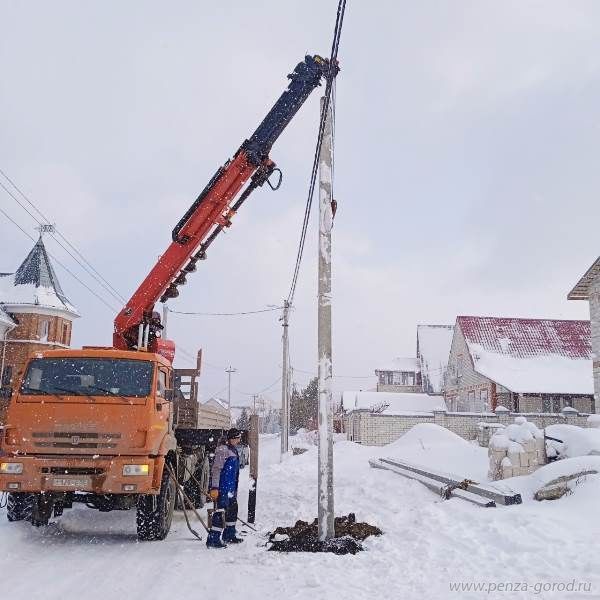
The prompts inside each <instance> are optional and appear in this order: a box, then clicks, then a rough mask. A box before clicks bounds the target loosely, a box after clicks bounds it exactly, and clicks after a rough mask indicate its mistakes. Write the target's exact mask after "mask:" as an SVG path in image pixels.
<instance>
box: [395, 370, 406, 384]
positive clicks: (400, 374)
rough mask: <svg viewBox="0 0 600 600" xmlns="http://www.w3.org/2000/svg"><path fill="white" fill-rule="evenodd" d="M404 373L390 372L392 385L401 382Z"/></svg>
mask: <svg viewBox="0 0 600 600" xmlns="http://www.w3.org/2000/svg"><path fill="white" fill-rule="evenodd" d="M403 375H404V373H400V372H399V371H394V372H393V373H392V382H393V384H394V385H401V384H402V383H404V382H403V379H404V377H403Z"/></svg>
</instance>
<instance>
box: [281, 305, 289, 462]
mask: <svg viewBox="0 0 600 600" xmlns="http://www.w3.org/2000/svg"><path fill="white" fill-rule="evenodd" d="M289 312H290V303H289V302H288V301H287V300H284V302H283V317H282V321H283V337H282V341H283V365H282V371H281V459H283V456H284V455H285V454H287V452H288V450H289V436H290V395H289V384H288V377H289V362H290V359H289V342H288V318H289Z"/></svg>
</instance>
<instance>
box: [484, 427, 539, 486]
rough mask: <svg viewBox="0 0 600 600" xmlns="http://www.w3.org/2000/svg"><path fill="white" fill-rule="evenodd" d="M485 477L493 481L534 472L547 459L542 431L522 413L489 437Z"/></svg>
mask: <svg viewBox="0 0 600 600" xmlns="http://www.w3.org/2000/svg"><path fill="white" fill-rule="evenodd" d="M488 457H489V470H488V477H489V479H491V480H492V481H496V480H498V479H507V478H509V477H516V476H519V475H528V474H530V473H533V471H535V470H536V469H537V468H538V467H539V466H540V465H543V464H544V463H545V462H546V451H545V447H544V432H543V431H542V430H541V429H538V427H537V426H536V425H535V423H531V422H530V421H528V420H527V419H526V418H525V417H516V418H515V422H514V423H512V424H511V425H509V426H508V427H505V428H504V429H501V430H499V431H498V432H496V433H495V434H494V435H493V436H492V437H491V438H490V444H489V447H488Z"/></svg>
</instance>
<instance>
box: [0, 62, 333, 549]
mask: <svg viewBox="0 0 600 600" xmlns="http://www.w3.org/2000/svg"><path fill="white" fill-rule="evenodd" d="M337 72H338V66H337V64H335V65H331V64H330V62H329V61H328V60H327V59H324V58H321V57H319V56H306V57H305V59H304V61H302V62H300V63H299V64H298V65H297V66H296V68H295V69H294V71H293V72H292V73H291V74H290V75H288V77H289V79H290V83H289V85H288V87H287V89H286V90H285V91H284V92H283V94H282V95H281V97H280V98H279V99H278V100H277V102H276V103H275V105H274V106H273V108H272V109H271V110H270V112H269V113H268V114H267V116H266V117H265V119H264V120H263V121H262V123H261V124H260V125H259V127H258V128H257V129H256V131H255V132H254V133H253V135H252V136H251V137H250V138H249V139H247V140H245V141H244V143H243V144H242V145H241V147H240V148H239V150H238V151H237V152H236V154H235V155H234V157H233V158H232V159H231V160H229V161H227V162H226V163H225V164H224V165H223V166H222V167H220V168H219V169H218V170H217V172H216V173H215V174H214V176H213V177H212V179H211V180H210V182H209V183H208V185H207V186H206V188H205V189H204V190H203V191H202V193H201V194H200V195H199V196H198V198H197V199H196V200H195V201H194V203H193V204H192V206H191V207H190V208H189V210H188V211H187V212H186V213H185V215H184V216H183V217H182V218H181V220H180V221H179V222H178V223H177V225H176V226H175V228H174V229H173V232H172V241H171V243H170V245H169V246H168V248H167V250H166V251H165V252H164V254H162V255H161V257H160V258H159V259H158V261H157V263H156V264H155V265H154V267H153V268H152V270H151V271H150V272H149V273H148V275H147V277H146V278H145V279H144V281H143V282H142V283H141V285H140V286H139V288H138V289H137V290H136V291H135V293H134V294H133V296H132V297H131V299H130V300H129V302H128V303H127V304H126V306H125V307H124V308H123V309H122V310H121V311H120V312H119V314H118V315H117V317H116V318H115V322H114V333H113V346H112V347H110V348H100V347H84V348H83V349H81V350H80V349H65V350H52V351H47V352H39V353H35V354H33V355H32V356H31V357H30V358H29V361H28V364H27V365H26V368H25V370H24V373H23V375H22V377H21V378H20V380H19V382H18V383H17V385H16V386H15V388H14V390H13V392H12V397H11V398H10V401H9V405H8V410H7V413H6V421H5V426H4V428H3V429H0V436H1V438H0V491H5V492H8V505H7V514H8V519H9V520H10V521H19V520H29V521H30V522H31V523H32V524H33V525H37V526H39V525H45V524H47V523H48V522H49V520H50V519H51V518H52V516H53V515H54V516H59V515H61V514H62V512H63V510H64V509H66V508H70V507H72V505H73V503H75V502H78V503H83V504H85V505H86V506H88V507H90V508H95V509H97V510H100V511H112V510H128V509H133V508H135V509H136V511H137V533H138V537H139V538H140V539H141V540H162V539H164V538H165V537H166V536H167V534H168V532H169V529H170V526H171V521H172V517H173V511H174V508H175V500H176V489H177V488H176V484H175V482H174V481H173V477H170V476H169V474H170V473H174V474H176V477H177V480H178V482H179V484H180V485H182V486H183V487H184V489H185V490H186V492H187V494H188V496H190V497H191V498H192V499H193V501H194V502H195V503H197V504H198V505H201V504H202V502H203V500H204V498H205V492H206V489H207V487H208V473H209V455H210V453H211V451H212V450H214V447H215V445H216V443H217V440H218V439H219V437H220V436H221V435H222V433H223V429H224V428H226V427H227V426H228V425H226V424H225V423H220V422H219V421H218V420H217V421H207V419H203V418H201V416H200V415H199V412H200V411H199V407H198V403H197V400H196V398H195V397H194V395H193V394H192V395H191V397H188V398H186V397H185V395H184V394H183V393H182V391H181V389H180V385H179V382H180V381H181V379H182V378H181V374H178V372H177V370H174V369H173V366H172V363H173V359H174V357H175V344H174V343H173V342H172V341H170V340H167V339H164V338H163V337H162V335H161V334H162V330H163V326H162V324H161V319H160V314H159V313H158V312H156V311H155V310H154V308H155V304H156V303H157V302H159V301H160V302H165V301H166V300H168V299H169V298H175V297H177V296H178V289H177V288H178V287H179V286H181V285H183V284H184V283H185V281H186V277H187V276H188V275H189V274H190V273H193V272H194V271H195V270H196V264H197V262H198V261H199V260H203V259H205V258H206V251H207V249H208V247H209V246H210V245H211V244H212V242H213V241H214V240H215V239H216V237H217V236H218V235H219V234H220V233H221V232H222V231H223V229H225V228H227V227H229V226H230V225H231V219H232V218H233V216H234V215H235V213H236V211H237V210H238V209H239V208H240V206H241V205H242V204H243V202H244V201H245V200H246V199H247V198H248V196H249V195H250V194H251V193H252V192H253V191H254V190H255V189H256V188H257V187H260V186H262V185H263V184H264V183H268V184H269V185H270V187H271V188H273V189H277V188H278V187H279V185H280V183H281V171H279V169H277V168H276V166H275V163H274V162H273V161H271V159H270V158H269V152H270V150H271V147H272V145H273V143H274V142H275V141H276V140H277V138H278V137H279V135H280V134H281V133H282V131H283V130H284V129H285V127H286V126H287V124H288V123H289V122H290V120H291V119H292V118H293V116H294V115H295V114H296V112H297V111H298V109H299V108H300V107H301V106H302V104H303V103H304V101H305V100H306V99H307V98H308V96H309V95H310V93H311V92H312V91H313V90H314V89H315V88H316V87H317V86H319V85H320V84H321V80H322V79H329V78H333V77H335V76H336V75H337ZM244 186H246V187H245V189H244V190H243V191H242V188H244ZM240 192H241V194H240ZM238 195H239V197H238ZM236 198H237V199H236ZM198 371H199V365H198V369H197V370H196V374H197V373H198ZM184 375H190V373H189V372H187V371H186V372H184ZM191 375H192V376H193V373H192V374H191ZM190 386H191V388H192V389H194V388H195V386H196V383H195V381H192V382H191V383H190ZM196 389H197V388H196ZM192 475H193V476H192Z"/></svg>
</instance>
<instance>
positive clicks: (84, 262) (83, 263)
mask: <svg viewBox="0 0 600 600" xmlns="http://www.w3.org/2000/svg"><path fill="white" fill-rule="evenodd" d="M0 174H2V176H3V177H4V178H5V179H6V180H7V181H8V182H9V183H10V184H11V185H12V187H13V188H14V189H15V190H16V192H17V193H18V194H19V196H21V198H23V200H25V201H26V202H27V203H28V204H29V206H31V207H32V208H33V209H34V210H35V211H36V212H37V214H38V215H39V216H40V217H41V218H42V219H43V221H45V223H51V222H52V221H51V219H49V218H48V217H47V216H46V215H45V214H44V213H43V212H42V211H41V210H40V209H39V208H38V207H37V206H36V204H35V203H34V202H33V201H32V200H31V199H30V198H29V197H28V196H27V195H26V194H25V192H23V190H22V189H21V188H20V187H19V186H18V185H17V184H16V183H15V182H14V180H13V179H12V178H11V177H9V176H8V174H7V173H6V172H5V171H4V170H3V169H2V168H0ZM0 186H1V187H2V188H3V189H4V191H5V192H7V193H8V194H9V195H10V197H11V198H12V199H13V200H15V202H17V204H19V206H21V208H22V209H23V210H24V211H25V212H27V214H28V215H29V216H30V217H31V218H32V219H33V220H34V221H36V222H37V223H38V224H39V225H43V224H44V223H42V221H41V220H40V219H39V218H38V217H36V216H35V215H34V214H32V213H31V211H30V210H29V209H28V208H27V207H26V206H24V204H23V203H22V202H21V201H20V200H19V199H18V198H17V197H16V196H15V195H14V194H13V193H12V192H11V191H10V190H9V189H8V188H7V187H6V186H5V185H4V184H3V183H2V182H0ZM55 234H56V235H55ZM50 235H51V237H52V238H53V239H54V240H55V241H56V243H57V244H58V245H59V246H60V247H61V248H62V249H63V250H64V251H65V252H66V253H67V254H69V256H71V258H73V260H75V262H77V264H78V265H79V266H80V267H81V268H82V269H83V270H84V271H86V273H87V274H88V275H89V276H90V277H92V278H93V279H94V280H96V282H97V283H98V284H99V285H100V286H102V288H104V289H105V290H106V291H107V292H108V293H109V294H111V295H112V296H113V298H115V299H116V300H117V301H118V302H119V303H121V302H122V303H125V298H124V297H123V296H122V295H121V294H120V293H119V292H118V291H117V290H116V289H115V288H114V287H113V286H112V285H111V284H110V282H108V281H107V280H106V278H105V277H103V276H102V274H101V273H100V272H99V271H98V270H97V269H96V268H95V267H94V266H93V265H92V264H91V263H90V261H89V260H88V259H87V258H86V257H85V256H84V255H83V254H82V253H81V252H80V251H79V250H78V249H77V247H76V246H75V245H74V244H72V243H71V242H70V241H69V240H68V239H67V238H66V236H64V235H63V233H62V232H61V231H60V230H59V229H58V228H56V227H55V231H54V233H50ZM57 236H59V237H60V238H61V239H62V240H63V241H64V242H65V244H67V245H68V246H69V247H70V248H71V249H72V250H73V252H74V253H75V254H76V255H77V256H79V258H77V256H75V255H74V254H73V252H71V251H70V250H69V249H68V248H66V247H65V246H64V244H63V243H62V242H61V241H60V240H59V239H58V237H57Z"/></svg>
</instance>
